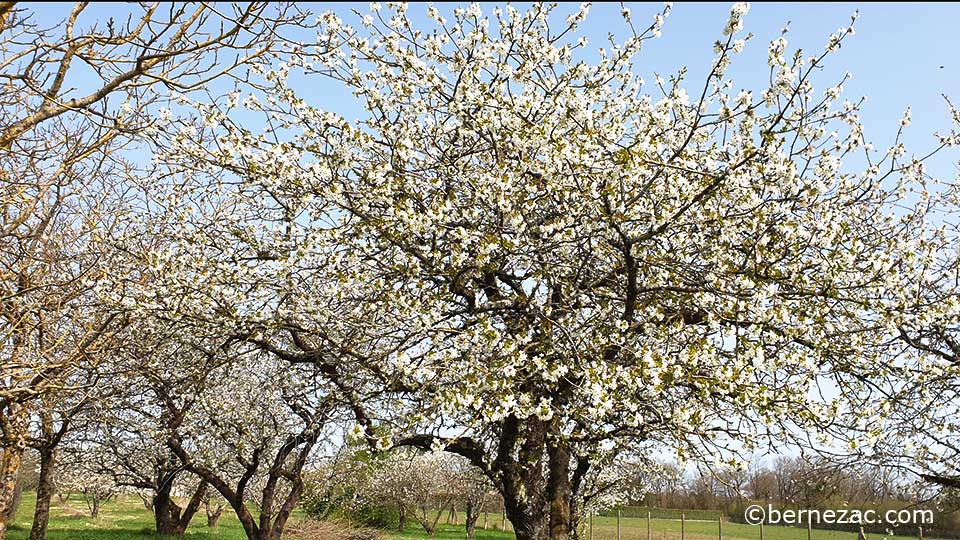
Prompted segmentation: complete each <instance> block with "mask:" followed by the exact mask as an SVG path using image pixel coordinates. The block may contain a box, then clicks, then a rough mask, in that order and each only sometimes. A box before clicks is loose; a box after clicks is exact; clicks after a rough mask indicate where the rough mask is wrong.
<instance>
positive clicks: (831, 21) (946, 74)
mask: <svg viewBox="0 0 960 540" xmlns="http://www.w3.org/2000/svg"><path fill="white" fill-rule="evenodd" d="M28 5H30V4H28ZM437 5H438V7H440V9H441V11H451V10H452V9H453V7H455V6H457V5H461V6H466V5H467V4H466V3H443V4H437ZM494 5H496V4H494V3H488V4H484V5H483V7H484V12H486V13H490V12H491V11H492V9H493V6H494ZM627 5H628V6H629V7H630V9H631V11H632V13H633V18H634V21H635V23H636V24H637V26H638V27H641V26H643V25H645V24H646V23H647V22H648V21H651V20H652V17H653V15H654V14H655V13H657V12H659V11H660V9H661V8H662V4H660V3H628V4H627ZM730 5H731V4H730V3H676V4H675V5H674V7H673V11H672V14H671V16H670V17H669V19H668V20H667V23H666V25H665V27H664V29H663V36H662V37H661V38H659V39H656V40H652V41H650V42H648V43H647V46H646V48H645V50H644V52H643V53H642V54H641V58H640V61H639V62H638V66H639V69H640V70H641V75H642V76H644V78H645V79H646V80H647V81H651V82H652V79H653V76H652V75H653V73H654V72H659V73H660V74H662V75H664V76H665V75H667V74H670V73H674V72H676V71H677V70H678V69H680V68H681V67H682V66H687V67H688V68H689V70H690V73H689V76H688V79H687V81H688V89H690V90H692V89H696V88H698V87H699V86H700V85H701V84H702V81H703V78H704V76H705V74H706V72H707V70H708V68H709V64H710V61H711V59H712V57H713V50H712V49H713V43H714V41H716V40H717V39H718V38H720V37H721V35H720V32H721V30H722V28H723V26H724V24H725V22H726V20H727V13H728V12H729V9H730ZM301 6H302V7H303V8H304V9H306V10H309V11H312V12H314V13H320V12H322V11H325V10H328V9H329V10H333V11H335V12H337V13H338V14H340V15H341V16H342V17H343V18H344V19H345V20H347V21H348V22H351V23H355V22H356V17H355V16H354V15H353V14H352V13H351V10H352V9H357V10H359V11H361V12H366V11H367V10H368V4H366V3H302V4H301ZM30 7H32V8H33V9H34V10H35V13H36V14H37V17H38V19H39V20H40V21H42V22H47V23H52V22H54V21H57V20H60V19H62V17H64V16H65V15H66V14H67V13H68V12H69V8H70V6H69V5H64V4H59V5H58V4H43V5H40V4H32V5H30ZM517 7H518V8H521V9H522V8H524V7H526V4H519V5H518V6H517ZM426 8H427V6H426V4H413V5H411V6H410V9H409V14H410V16H411V18H412V19H414V21H415V23H416V22H423V23H426V22H427V21H426V15H425V12H426ZM576 9H577V4H573V3H571V4H562V5H560V6H559V7H558V13H557V15H558V19H560V20H562V18H563V17H566V15H567V14H568V13H571V12H573V11H575V10H576ZM854 10H859V12H860V18H859V20H858V22H857V24H856V29H857V33H856V35H855V36H852V38H850V39H848V40H847V41H845V43H844V45H843V47H842V48H841V50H840V51H838V52H837V53H836V54H834V55H833V56H832V58H831V59H829V60H828V63H827V66H826V68H825V69H824V71H823V73H822V75H821V76H820V77H818V78H815V79H814V85H815V86H816V88H817V89H818V90H822V89H825V88H826V87H828V86H832V85H833V84H834V83H835V82H837V81H839V79H840V78H841V77H842V76H843V74H844V73H845V72H850V73H851V74H852V75H853V79H852V80H850V81H848V82H847V83H846V84H845V85H844V88H845V97H847V98H848V99H851V100H856V99H857V98H859V97H860V96H864V95H866V96H868V98H869V100H868V101H867V103H866V104H865V106H864V109H863V111H862V119H863V122H864V127H865V133H866V138H867V140H868V141H869V142H872V143H874V146H875V147H876V148H884V147H885V146H886V145H888V144H889V143H890V142H891V141H892V140H893V137H894V135H895V134H896V130H897V128H898V121H899V119H900V117H901V116H902V114H903V111H904V109H905V108H906V107H908V106H910V107H911V108H912V113H913V124H912V125H911V126H910V128H909V130H908V132H907V134H906V138H905V142H906V143H907V147H908V149H909V150H910V151H911V152H923V151H925V150H927V149H929V148H931V147H932V146H933V144H934V139H933V137H932V135H931V134H932V133H933V132H934V131H936V130H940V131H946V130H948V129H949V128H950V119H949V116H948V113H947V108H946V106H945V103H944V101H943V98H942V97H941V94H947V95H948V96H950V97H951V98H952V99H953V100H954V103H956V104H958V105H960V57H958V56H957V55H956V54H957V52H958V51H960V28H958V27H957V25H956V21H958V20H960V4H942V3H803V4H801V3H756V4H753V5H752V7H751V10H750V13H749V14H748V15H747V17H746V19H745V27H744V33H746V32H751V33H753V34H754V39H753V40H751V42H750V43H748V45H747V48H746V49H745V51H744V53H743V54H742V55H740V56H739V57H738V58H737V59H736V60H735V62H734V64H733V66H732V68H731V69H730V71H729V74H730V75H732V76H733V78H734V80H735V83H736V86H737V87H741V88H746V89H751V90H754V91H755V94H756V93H757V92H756V91H758V90H762V89H763V88H764V87H765V86H766V78H767V74H768V68H767V65H766V54H767V43H768V42H769V41H770V40H771V39H774V38H776V37H777V36H779V34H780V30H781V29H782V28H783V27H784V26H785V25H786V24H787V22H788V21H789V22H790V32H789V33H788V34H787V38H788V40H789V43H790V47H791V49H792V48H793V47H801V48H803V49H804V51H805V56H808V55H809V54H812V53H814V52H815V51H821V50H822V49H823V46H824V45H825V43H826V40H827V37H828V36H829V35H830V34H831V33H832V32H834V31H836V30H837V29H838V28H839V27H841V26H846V25H847V24H848V23H849V18H850V14H851V13H852V12H853V11H854ZM129 12H130V8H129V7H127V6H122V5H118V4H108V3H102V4H98V3H94V4H93V5H92V6H90V8H88V10H87V12H86V13H85V16H84V18H83V19H82V22H84V23H87V24H89V23H93V22H95V21H98V22H101V23H102V22H105V21H106V20H107V19H108V18H110V17H117V18H119V19H123V18H124V17H125V14H126V13H129ZM619 12H620V5H619V4H618V3H597V4H595V5H594V6H593V7H592V9H591V12H590V16H589V17H588V19H587V21H586V22H585V23H584V24H583V25H582V26H581V29H580V31H581V33H582V34H583V35H585V36H586V37H587V38H588V39H589V40H590V48H592V49H595V48H596V47H601V46H603V45H604V44H605V42H606V36H607V33H608V32H613V33H614V34H616V35H618V36H620V37H622V36H624V35H625V27H624V26H623V23H622V21H621V18H620V14H619ZM303 39H304V41H308V42H309V41H313V36H312V35H308V34H307V33H306V32H305V33H304V35H303ZM941 66H943V67H941ZM78 86H81V87H82V86H83V83H82V82H81V83H80V84H78ZM649 86H651V88H650V90H651V91H652V90H653V88H652V85H649ZM305 87H306V88H304V90H303V93H304V94H306V95H308V96H315V97H316V99H317V102H316V103H315V104H317V105H318V106H321V107H323V108H325V109H328V110H334V111H337V112H340V113H342V114H344V115H345V116H347V117H348V118H349V117H356V116H357V115H360V114H362V112H361V111H360V110H359V108H358V107H357V105H358V104H357V103H356V102H354V101H353V98H352V96H349V95H343V94H340V92H337V91H336V90H335V89H336V88H337V87H336V86H334V85H332V84H330V83H329V82H328V81H320V80H311V81H308V84H306V85H305ZM956 161H957V157H956V154H955V153H954V154H952V155H951V154H946V153H945V154H943V155H941V156H939V157H938V158H937V159H936V160H935V161H934V162H933V163H932V165H933V167H934V168H933V171H935V172H936V173H938V174H940V175H942V176H953V175H955V174H956V172H957V167H956V166H955V163H956Z"/></svg>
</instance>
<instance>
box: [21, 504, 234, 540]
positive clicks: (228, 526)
mask: <svg viewBox="0 0 960 540" xmlns="http://www.w3.org/2000/svg"><path fill="white" fill-rule="evenodd" d="M35 501H36V495H35V494H33V493H24V494H23V501H22V502H21V503H20V507H19V509H18V510H17V517H16V519H15V520H14V523H13V526H12V527H11V528H10V530H9V532H8V534H7V538H8V539H9V540H26V539H27V538H29V536H30V525H31V523H32V522H33V508H34V504H35ZM47 538H48V540H146V539H151V540H153V539H156V538H157V533H156V529H155V527H154V523H153V515H152V514H151V513H150V512H149V511H147V509H146V508H144V506H143V503H141V502H140V499H139V498H137V497H121V498H119V499H117V500H114V501H110V502H109V503H106V504H104V505H103V506H102V507H101V508H100V516H98V517H97V518H96V519H94V518H91V517H90V515H89V513H88V512H87V506H86V505H85V504H84V502H83V498H82V497H80V496H79V495H71V496H70V498H68V499H67V501H65V502H64V503H61V502H60V501H59V500H58V499H57V498H56V497H54V499H53V502H52V504H51V509H50V526H49V528H48V532H47ZM184 538H186V539H189V540H245V539H246V535H245V534H244V533H243V528H242V527H241V526H240V522H239V521H237V518H236V516H234V515H233V514H232V513H230V509H229V508H227V509H226V510H224V512H223V517H222V518H221V519H220V523H219V525H218V526H217V527H216V528H214V529H210V528H208V527H207V518H206V516H205V515H204V513H203V509H201V510H200V512H198V513H197V515H196V516H194V518H193V522H192V523H191V525H190V527H189V528H188V529H187V533H186V535H184Z"/></svg>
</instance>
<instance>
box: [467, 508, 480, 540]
mask: <svg viewBox="0 0 960 540" xmlns="http://www.w3.org/2000/svg"><path fill="white" fill-rule="evenodd" d="M465 510H466V518H465V519H464V521H463V525H464V527H465V528H466V530H467V540H473V533H474V531H476V529H477V520H478V519H479V518H480V505H477V504H476V503H474V501H470V500H468V501H467V504H466V508H465Z"/></svg>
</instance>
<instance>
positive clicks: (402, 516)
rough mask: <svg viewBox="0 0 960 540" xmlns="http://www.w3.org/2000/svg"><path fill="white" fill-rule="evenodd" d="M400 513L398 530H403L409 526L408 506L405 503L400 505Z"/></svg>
mask: <svg viewBox="0 0 960 540" xmlns="http://www.w3.org/2000/svg"><path fill="white" fill-rule="evenodd" d="M399 513H400V520H399V521H400V523H399V525H397V530H398V531H403V530H405V529H406V528H407V507H406V506H405V505H402V504H401V505H399Z"/></svg>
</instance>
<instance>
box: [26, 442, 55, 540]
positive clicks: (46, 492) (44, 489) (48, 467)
mask: <svg viewBox="0 0 960 540" xmlns="http://www.w3.org/2000/svg"><path fill="white" fill-rule="evenodd" d="M56 460H57V454H56V450H54V449H52V448H42V449H41V450H40V478H39V479H38V481H37V504H36V507H34V510H33V526H31V527H30V540H46V538H47V524H48V523H49V522H50V500H51V499H52V498H53V491H54V486H53V469H54V467H55V466H56Z"/></svg>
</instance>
